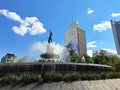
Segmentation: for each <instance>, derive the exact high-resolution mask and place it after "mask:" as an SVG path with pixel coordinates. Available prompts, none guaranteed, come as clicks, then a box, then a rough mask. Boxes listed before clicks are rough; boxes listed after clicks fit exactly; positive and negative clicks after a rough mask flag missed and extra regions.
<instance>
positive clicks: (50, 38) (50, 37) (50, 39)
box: [48, 31, 52, 43]
mask: <svg viewBox="0 0 120 90" xmlns="http://www.w3.org/2000/svg"><path fill="white" fill-rule="evenodd" d="M51 42H52V32H51V31H50V35H49V38H48V43H51Z"/></svg>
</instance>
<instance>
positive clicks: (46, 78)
mask: <svg viewBox="0 0 120 90" xmlns="http://www.w3.org/2000/svg"><path fill="white" fill-rule="evenodd" d="M113 78H120V72H102V73H95V72H94V73H92V72H86V73H66V74H62V73H56V72H47V73H46V74H45V75H43V77H41V75H39V74H34V73H23V74H21V75H14V74H10V75H6V76H4V77H0V83H25V84H29V83H34V82H60V81H65V82H69V81H76V80H99V79H113Z"/></svg>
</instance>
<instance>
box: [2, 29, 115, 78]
mask: <svg viewBox="0 0 120 90" xmlns="http://www.w3.org/2000/svg"><path fill="white" fill-rule="evenodd" d="M46 47H47V51H46V52H45V53H42V54H41V55H40V57H41V60H39V62H38V63H37V62H29V63H13V64H1V65H0V76H4V75H8V74H14V73H15V74H21V73H24V72H32V73H34V72H37V73H40V74H42V75H43V74H45V73H46V72H51V71H54V72H59V73H74V72H78V73H83V72H108V71H114V68H113V67H111V66H108V65H102V64H90V63H85V62H86V60H85V57H84V56H83V57H82V63H72V62H68V63H67V62H63V60H61V59H60V54H56V53H57V52H56V53H55V51H54V49H55V47H54V45H53V43H52V32H51V31H50V35H49V38H48V43H47V46H46ZM63 54H64V53H63Z"/></svg>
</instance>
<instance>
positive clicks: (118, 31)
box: [111, 20, 120, 54]
mask: <svg viewBox="0 0 120 90" xmlns="http://www.w3.org/2000/svg"><path fill="white" fill-rule="evenodd" d="M111 26H112V31H113V36H114V40H115V45H116V49H117V54H120V21H118V22H116V21H115V22H113V21H112V20H111Z"/></svg>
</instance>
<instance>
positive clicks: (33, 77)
mask: <svg viewBox="0 0 120 90" xmlns="http://www.w3.org/2000/svg"><path fill="white" fill-rule="evenodd" d="M42 80H43V79H42V77H41V75H37V74H33V73H24V74H23V75H20V82H23V83H33V82H42Z"/></svg>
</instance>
